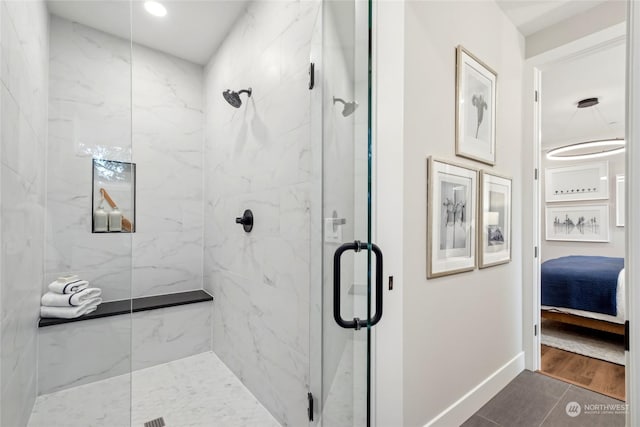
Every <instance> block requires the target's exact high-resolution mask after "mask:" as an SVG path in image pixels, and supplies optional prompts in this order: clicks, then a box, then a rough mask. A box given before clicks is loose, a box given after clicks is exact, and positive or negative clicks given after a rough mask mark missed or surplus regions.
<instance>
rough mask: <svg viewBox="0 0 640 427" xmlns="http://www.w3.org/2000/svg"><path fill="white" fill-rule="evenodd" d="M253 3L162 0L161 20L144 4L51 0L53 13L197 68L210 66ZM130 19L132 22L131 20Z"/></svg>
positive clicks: (136, 0) (119, 0)
mask: <svg viewBox="0 0 640 427" xmlns="http://www.w3.org/2000/svg"><path fill="white" fill-rule="evenodd" d="M248 1H249V0H209V1H202V0H161V2H162V4H163V5H164V6H165V7H166V8H167V15H166V16H164V17H162V18H158V17H155V16H152V15H150V14H149V13H147V12H146V10H145V9H144V6H143V4H144V1H143V0H133V1H132V2H131V8H130V7H129V6H130V3H129V2H128V1H122V0H84V1H77V0H47V6H48V8H49V12H50V13H52V14H54V15H58V16H60V17H62V18H66V19H68V20H71V21H74V22H78V23H80V24H84V25H86V26H89V27H93V28H96V29H98V30H101V31H104V32H106V33H109V34H113V35H116V36H119V37H122V38H125V39H129V37H130V34H133V41H134V42H135V43H138V44H142V45H144V46H148V47H151V48H154V49H157V50H160V51H163V52H166V53H169V54H171V55H174V56H177V57H179V58H183V59H186V60H188V61H191V62H194V63H196V64H202V65H204V64H206V63H207V62H208V61H209V59H210V58H211V56H212V55H213V53H215V51H216V50H217V48H218V46H219V45H220V43H221V42H222V41H223V40H224V38H225V36H226V35H227V33H228V32H229V30H230V28H231V27H232V26H233V24H234V23H235V22H236V20H237V19H238V17H239V16H240V15H241V14H242V13H243V12H244V11H245V8H246V6H247V3H248ZM130 18H131V19H130Z"/></svg>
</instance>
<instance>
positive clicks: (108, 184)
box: [91, 159, 136, 233]
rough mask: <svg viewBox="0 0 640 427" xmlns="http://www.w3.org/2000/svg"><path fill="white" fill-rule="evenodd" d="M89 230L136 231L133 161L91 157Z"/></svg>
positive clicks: (134, 168) (109, 231) (134, 171)
mask: <svg viewBox="0 0 640 427" xmlns="http://www.w3.org/2000/svg"><path fill="white" fill-rule="evenodd" d="M92 176H93V179H92V182H93V189H92V198H91V200H92V204H91V213H92V215H93V218H92V222H91V224H92V227H91V232H92V233H133V232H135V231H136V165H135V163H126V162H118V161H114V160H104V159H93V175H92Z"/></svg>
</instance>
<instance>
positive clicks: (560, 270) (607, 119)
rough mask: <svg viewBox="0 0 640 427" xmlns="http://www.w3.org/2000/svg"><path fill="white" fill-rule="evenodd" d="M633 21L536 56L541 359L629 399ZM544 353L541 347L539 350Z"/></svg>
mask: <svg viewBox="0 0 640 427" xmlns="http://www.w3.org/2000/svg"><path fill="white" fill-rule="evenodd" d="M625 40H626V37H625V28H624V25H620V26H618V28H617V29H613V31H612V29H609V30H607V31H602V32H601V33H600V34H595V35H593V37H592V38H591V39H590V40H589V43H584V40H583V43H572V44H569V45H566V46H563V47H561V48H558V49H555V50H554V51H553V52H550V53H547V54H544V55H541V58H534V61H532V62H536V65H535V67H536V69H535V71H534V81H535V90H536V100H535V101H536V106H535V113H536V118H537V120H536V125H535V129H534V133H535V134H536V135H537V137H536V139H535V140H536V141H537V146H536V148H535V151H536V152H535V156H534V157H535V159H536V160H535V165H536V175H537V185H536V192H537V194H536V196H535V203H534V205H535V206H536V209H535V213H534V218H535V221H534V222H535V224H536V227H535V228H536V229H537V232H536V234H537V236H536V237H535V239H536V241H537V245H536V248H537V254H536V255H537V258H536V260H535V265H534V276H535V280H534V288H535V291H534V292H535V293H536V298H534V301H535V304H534V308H533V310H534V318H535V319H537V321H536V322H535V334H536V337H535V347H536V356H537V360H535V361H534V364H533V365H534V369H536V370H539V371H540V372H541V373H543V374H545V375H548V376H551V377H554V378H557V379H560V380H562V381H565V382H568V383H571V384H574V385H577V386H579V387H583V388H586V389H589V390H592V391H595V392H598V393H601V394H604V395H607V396H609V397H613V398H615V399H618V400H625V398H626V396H625V371H626V367H625V365H627V362H626V360H625V342H624V334H625V327H624V324H625V320H626V319H627V318H628V311H627V310H626V308H627V307H626V297H625V283H624V282H625V281H624V277H625V274H624V259H625V252H626V249H625V228H624V211H625V207H624V202H625V191H624V177H625V172H626V171H625V152H624V136H625V110H626V108H625V94H626V90H625V84H626V81H625V77H626V76H625V74H626V73H625V70H626V66H625V54H626V43H625ZM534 359H536V357H534Z"/></svg>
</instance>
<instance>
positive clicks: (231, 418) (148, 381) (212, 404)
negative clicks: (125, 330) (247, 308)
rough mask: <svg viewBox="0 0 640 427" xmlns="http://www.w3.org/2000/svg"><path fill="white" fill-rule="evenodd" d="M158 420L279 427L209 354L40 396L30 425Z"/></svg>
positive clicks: (79, 426)
mask: <svg viewBox="0 0 640 427" xmlns="http://www.w3.org/2000/svg"><path fill="white" fill-rule="evenodd" d="M131 395H133V398H132V399H130V397H131ZM130 402H132V406H130ZM159 417H164V420H165V422H166V425H167V427H209V426H216V427H217V426H224V427H227V426H228V427H239V426H264V427H271V426H273V427H276V426H280V424H278V422H277V421H276V420H275V419H274V418H273V416H271V414H270V413H269V412H268V411H267V410H266V409H265V408H264V407H263V406H262V405H261V404H260V402H258V401H257V400H256V398H255V397H254V396H253V395H252V394H251V392H249V390H248V389H247V388H246V387H245V386H244V385H243V384H242V383H241V382H240V380H239V379H238V378H237V377H236V376H235V375H234V374H233V373H232V372H231V371H230V370H229V369H228V368H227V367H226V365H225V364H224V363H222V361H221V360H220V359H219V358H218V357H217V356H216V355H215V353H213V352H207V353H202V354H199V355H196V356H192V357H187V358H185V359H180V360H176V361H173V362H169V363H165V364H162V365H158V366H154V367H151V368H147V369H142V370H139V371H135V372H134V373H133V375H132V376H131V377H130V376H129V375H121V376H118V377H114V378H109V379H107V380H103V381H97V382H94V383H90V384H85V385H82V386H79V387H75V388H72V389H68V390H63V391H59V392H56V393H52V394H48V395H44V396H40V397H38V399H37V400H36V404H35V406H34V408H33V412H32V414H31V419H30V420H29V427H89V426H90V427H127V426H129V425H131V426H134V427H142V426H143V425H144V423H145V422H146V421H150V420H152V419H155V418H159ZM130 422H131V424H130Z"/></svg>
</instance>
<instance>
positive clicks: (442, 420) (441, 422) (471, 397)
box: [424, 352, 524, 427]
mask: <svg viewBox="0 0 640 427" xmlns="http://www.w3.org/2000/svg"><path fill="white" fill-rule="evenodd" d="M523 370H524V352H520V353H518V354H517V355H516V356H515V357H514V358H513V359H511V360H510V361H508V362H507V363H505V364H504V365H503V366H501V367H500V368H499V369H498V370H497V371H495V372H494V373H493V374H491V375H489V376H488V377H487V378H486V379H484V380H483V381H482V382H481V383H480V384H478V385H477V386H475V387H474V388H473V389H471V390H470V391H469V392H468V393H466V394H465V395H464V396H462V397H461V398H460V399H458V400H457V401H456V402H455V403H454V404H453V405H451V406H449V407H448V408H447V409H445V410H444V411H442V412H441V413H440V414H438V416H436V417H435V418H434V419H432V420H431V421H429V422H428V423H427V424H425V425H424V427H438V426H442V427H446V426H453V425H456V426H459V425H461V424H462V423H464V422H465V421H466V420H467V419H468V418H469V417H470V416H472V415H473V414H475V413H476V412H477V411H478V409H480V408H482V406H484V404H485V403H487V402H488V401H489V400H491V398H492V397H493V396H495V395H496V394H497V393H498V392H499V391H500V390H502V389H503V388H504V386H506V385H507V384H509V382H510V381H511V380H513V379H514V378H515V377H516V376H517V375H518V374H519V373H520V372H522V371H523Z"/></svg>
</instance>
